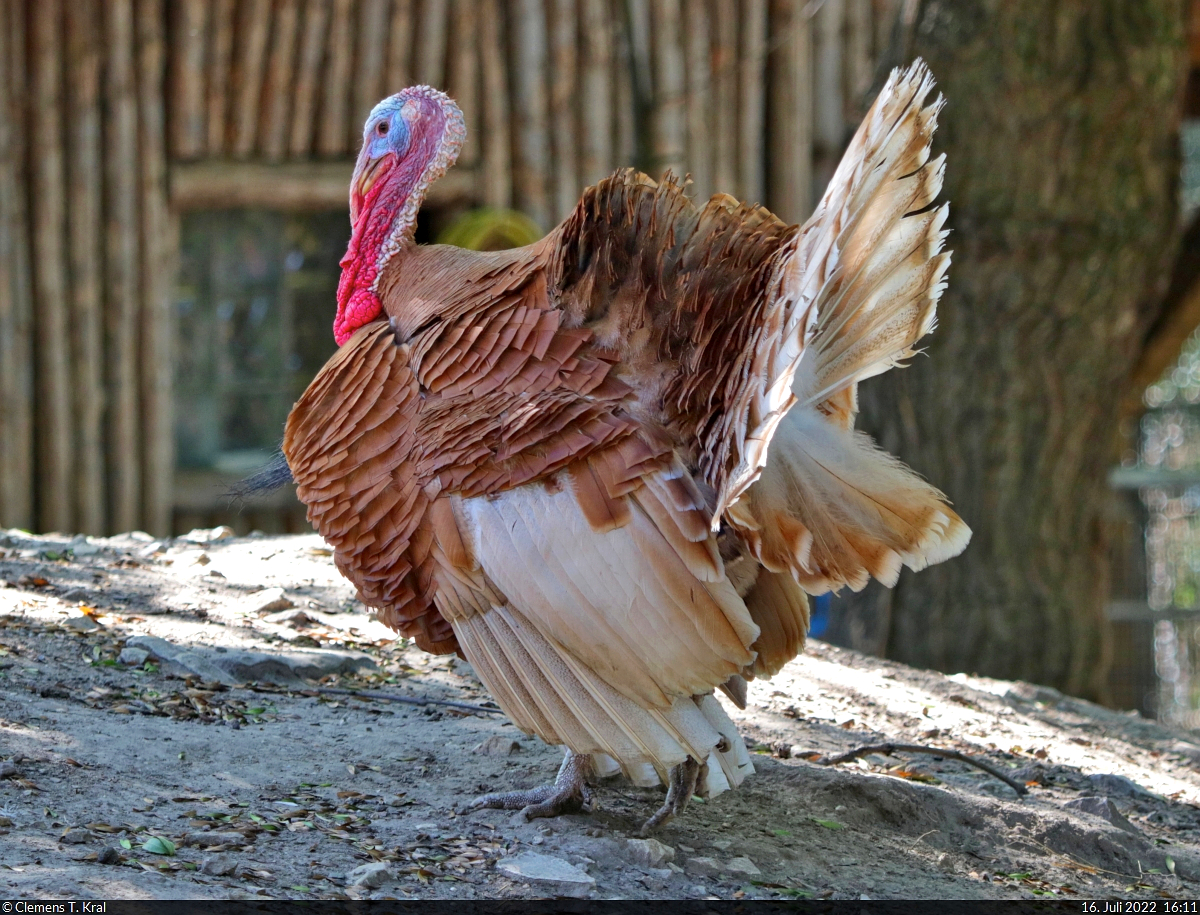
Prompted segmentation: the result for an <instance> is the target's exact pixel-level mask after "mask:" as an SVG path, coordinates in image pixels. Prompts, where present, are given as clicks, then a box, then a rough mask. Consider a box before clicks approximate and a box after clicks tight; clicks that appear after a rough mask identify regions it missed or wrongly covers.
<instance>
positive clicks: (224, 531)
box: [179, 524, 233, 543]
mask: <svg viewBox="0 0 1200 915" xmlns="http://www.w3.org/2000/svg"><path fill="white" fill-rule="evenodd" d="M232 536H233V528H231V527H227V526H226V525H224V524H222V525H221V526H220V527H214V528H204V527H198V528H196V529H195V530H193V531H190V532H189V533H186V534H184V535H183V536H182V537H180V538H179V539H180V540H186V541H187V542H188V543H216V542H217V541H218V540H228V539H229V538H230V537H232Z"/></svg>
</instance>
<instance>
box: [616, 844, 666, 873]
mask: <svg viewBox="0 0 1200 915" xmlns="http://www.w3.org/2000/svg"><path fill="white" fill-rule="evenodd" d="M625 852H626V854H627V855H628V856H629V860H630V861H632V862H633V863H634V864H637V865H640V866H641V867H652V868H660V867H665V866H666V865H668V864H669V863H671V862H672V861H674V860H675V849H673V848H672V847H671V846H670V845H664V844H663V843H662V842H660V841H658V839H629V840H627V841H626V842H625Z"/></svg>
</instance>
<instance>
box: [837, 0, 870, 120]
mask: <svg viewBox="0 0 1200 915" xmlns="http://www.w3.org/2000/svg"><path fill="white" fill-rule="evenodd" d="M873 38H874V35H873V34H872V22H871V0H846V50H845V72H844V80H843V82H844V89H843V92H844V94H845V98H846V101H847V102H848V103H849V107H848V108H847V110H846V111H844V112H843V114H842V120H843V121H851V122H857V121H858V120H859V116H860V114H863V113H865V111H864V110H863V101H864V97H865V96H866V94H867V91H868V90H869V89H870V88H871V77H872V75H873V74H872V70H873V67H872V61H871V45H872V39H873Z"/></svg>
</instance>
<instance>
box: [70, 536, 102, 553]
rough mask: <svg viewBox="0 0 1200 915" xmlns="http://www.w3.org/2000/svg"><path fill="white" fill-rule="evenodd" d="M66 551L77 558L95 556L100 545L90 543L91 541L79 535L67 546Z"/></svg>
mask: <svg viewBox="0 0 1200 915" xmlns="http://www.w3.org/2000/svg"><path fill="white" fill-rule="evenodd" d="M67 549H69V550H70V551H71V552H72V553H74V554H75V555H76V556H77V557H83V556H95V555H96V554H97V553H99V552H100V544H98V543H92V541H91V540H89V539H88V538H87V537H85V536H84V535H82V534H80V535H79V536H78V537H76V538H75V539H74V540H72V541H71V542H70V543H68V544H67Z"/></svg>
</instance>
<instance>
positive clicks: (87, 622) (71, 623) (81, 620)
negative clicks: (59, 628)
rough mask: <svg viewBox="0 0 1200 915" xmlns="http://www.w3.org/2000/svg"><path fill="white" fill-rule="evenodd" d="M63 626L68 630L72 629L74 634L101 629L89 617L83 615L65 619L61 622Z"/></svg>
mask: <svg viewBox="0 0 1200 915" xmlns="http://www.w3.org/2000/svg"><path fill="white" fill-rule="evenodd" d="M63 625H64V626H66V627H67V628H68V629H74V630H75V631H76V632H95V631H96V630H97V629H100V628H102V627H101V625H100V624H99V623H97V622H96V621H95V620H94V619H92V618H91V617H90V616H84V615H80V616H72V617H71V618H70V619H65V620H63Z"/></svg>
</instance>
